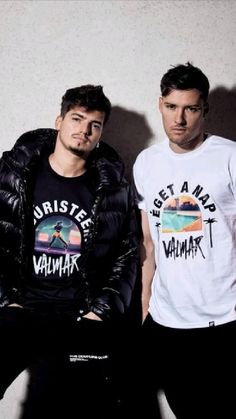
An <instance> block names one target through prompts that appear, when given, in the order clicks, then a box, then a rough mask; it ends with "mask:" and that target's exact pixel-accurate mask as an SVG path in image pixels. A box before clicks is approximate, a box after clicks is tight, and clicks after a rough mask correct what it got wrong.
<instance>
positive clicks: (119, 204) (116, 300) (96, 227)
mask: <svg viewBox="0 0 236 419" xmlns="http://www.w3.org/2000/svg"><path fill="white" fill-rule="evenodd" d="M56 136H57V131H55V130H52V129H38V130H35V131H31V132H28V133H25V134H23V135H22V136H21V137H20V138H19V140H18V141H17V142H16V144H15V146H14V147H13V149H12V150H11V151H8V152H4V153H3V155H2V158H1V160H0V261H1V263H0V307H3V306H5V305H8V304H10V303H13V302H20V301H21V297H22V295H23V293H24V285H25V283H26V280H27V277H28V276H29V275H30V274H31V258H32V256H31V254H32V246H33V240H34V238H33V237H32V232H33V226H32V222H33V217H32V206H33V205H32V196H33V184H34V179H35V173H36V171H37V163H38V162H39V159H40V157H41V156H43V155H49V154H50V153H51V152H52V151H53V150H54V146H55V141H56ZM90 167H91V170H92V173H94V181H95V182H96V186H97V187H96V198H95V203H94V207H93V209H92V223H91V226H90V232H89V235H88V240H87V242H86V248H85V251H84V252H83V255H82V257H81V258H80V274H79V275H81V276H82V284H83V295H84V301H83V309H84V310H85V311H86V310H87V311H93V312H94V313H96V314H97V315H99V316H100V317H102V318H103V319H109V318H111V317H117V316H118V315H119V314H122V313H124V312H125V310H126V309H127V308H128V306H129V304H130V301H131V295H132V290H133V288H134V284H135V280H136V276H137V265H138V257H137V225H136V216H135V208H134V203H133V198H132V191H131V189H130V187H129V185H128V183H127V182H126V180H125V179H124V176H123V171H124V170H123V163H122V162H121V160H120V159H119V157H118V155H117V154H116V152H115V151H114V150H113V149H112V148H111V147H109V146H108V145H107V144H105V143H101V144H100V147H99V149H96V150H94V151H93V152H92V154H91V159H90ZM81 276H80V283H81Z"/></svg>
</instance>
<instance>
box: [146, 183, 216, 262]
mask: <svg viewBox="0 0 236 419" xmlns="http://www.w3.org/2000/svg"><path fill="white" fill-rule="evenodd" d="M176 192H177V193H176ZM156 208H158V209H156ZM201 208H204V211H206V210H208V211H209V217H207V218H205V217H204V216H203V215H202V210H201ZM215 210H216V207H215V204H214V203H213V202H212V201H211V199H210V194H208V193H207V192H205V191H204V188H203V187H202V186H201V185H199V184H197V185H196V184H194V185H193V187H191V185H189V183H188V182H187V181H184V182H183V184H182V185H181V187H180V188H179V189H178V190H175V185H174V184H171V185H168V186H167V187H166V188H164V189H162V190H160V192H159V193H158V195H157V197H155V199H154V200H153V209H151V210H150V214H151V215H152V216H153V217H154V218H155V220H156V221H155V226H156V228H157V229H158V230H159V234H160V236H161V237H160V238H161V240H162V245H163V249H164V254H165V256H166V258H174V259H176V258H182V257H183V258H185V259H187V258H188V257H191V258H194V257H196V256H197V255H199V254H200V255H201V256H202V258H204V259H205V255H204V251H203V248H202V247H201V241H202V239H203V237H204V225H207V226H208V237H209V243H208V245H209V247H210V248H212V247H213V243H214V241H213V224H214V223H216V222H217V220H216V219H215V218H214V216H212V213H214V212H215ZM205 213H206V212H205ZM205 231H206V230H205Z"/></svg>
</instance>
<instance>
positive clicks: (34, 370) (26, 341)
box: [0, 307, 115, 419]
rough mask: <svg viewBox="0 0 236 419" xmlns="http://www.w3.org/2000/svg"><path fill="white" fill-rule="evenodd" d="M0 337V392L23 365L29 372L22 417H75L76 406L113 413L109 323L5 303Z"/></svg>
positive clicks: (91, 412)
mask: <svg viewBox="0 0 236 419" xmlns="http://www.w3.org/2000/svg"><path fill="white" fill-rule="evenodd" d="M0 339H1V345H0V396H1V397H2V396H3V395H4V392H5V390H6V389H7V387H8V386H9V385H10V384H11V382H12V381H13V380H14V379H15V378H16V377H17V375H19V373H20V372H21V371H23V370H24V369H25V368H29V371H30V373H31V377H30V384H29V397H28V399H27V402H26V405H25V409H24V414H23V416H22V418H24V419H26V418H27V419H28V418H29V419H32V418H34V419H36V418H40V417H45V415H46V417H47V418H52V417H57V418H59V417H60V418H65V417H66V418H68V419H70V418H74V417H75V418H76V417H78V407H79V408H80V410H81V409H83V408H85V409H86V411H87V417H94V415H98V416H97V417H107V418H108V417H111V415H113V413H114V412H113V411H112V409H113V408H114V406H115V400H114V397H115V396H114V393H113V388H112V386H113V383H111V382H110V381H111V377H112V369H113V365H112V362H113V358H112V355H111V354H112V352H113V347H112V345H113V344H114V336H113V330H112V329H111V327H110V325H108V324H106V323H105V322H100V321H94V320H88V319H82V320H80V321H77V320H76V318H75V317H73V316H67V315H63V314H59V313H55V312H51V313H39V312H36V311H32V310H28V309H21V308H18V307H6V308H1V309H0ZM74 404H75V405H76V409H75V405H74ZM46 405H47V407H46ZM76 412H77V413H76ZM114 415H115V413H114Z"/></svg>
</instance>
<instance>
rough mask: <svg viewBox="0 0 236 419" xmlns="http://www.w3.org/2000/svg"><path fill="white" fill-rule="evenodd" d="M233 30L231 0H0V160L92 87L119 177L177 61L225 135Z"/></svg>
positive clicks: (234, 108)
mask: <svg viewBox="0 0 236 419" xmlns="http://www.w3.org/2000/svg"><path fill="white" fill-rule="evenodd" d="M235 28H236V0H155V1H149V0H140V1H136V0H121V1H120V0H105V1H100V0H94V1H93V0H86V1H80V0H78V1H76V0H75V1H71V0H66V1H63V0H58V1H55V0H32V1H29V0H18V1H17V0H15V1H8V0H5V1H4V0H0V106H1V117H0V138H1V141H0V154H1V152H2V151H4V150H6V149H9V148H11V146H12V145H13V144H14V142H15V140H16V139H17V137H18V136H19V135H20V134H21V133H23V132H24V131H28V130H31V129H35V128H41V127H53V126H54V120H55V117H56V115H57V114H58V113H59V107H60V102H61V97H62V95H63V93H64V92H65V90H66V89H67V88H70V87H75V86H78V85H81V84H86V83H92V84H102V85H103V86H104V91H105V93H106V94H107V96H108V97H109V98H110V100H111V102H112V104H113V106H114V111H113V115H112V118H111V121H110V122H109V123H108V126H107V129H106V131H105V133H104V137H105V139H106V141H108V142H111V144H113V146H115V147H116V149H117V150H118V151H120V153H121V154H122V156H123V157H124V158H125V162H126V165H127V173H128V174H129V172H130V169H131V166H132V164H133V161H134V159H135V157H136V155H137V153H138V152H139V151H140V150H141V149H142V148H144V147H147V146H148V145H149V144H151V143H152V142H153V141H160V139H161V138H162V136H163V130H162V127H161V121H160V116H159V114H158V110H157V97H158V95H159V82H160V78H161V77H162V75H163V73H164V72H166V70H167V69H168V68H170V66H171V65H175V64H178V63H185V62H187V61H191V62H192V63H193V64H194V65H196V66H199V67H200V68H201V69H202V70H203V71H204V72H205V73H206V75H207V76H208V77H209V80H210V83H211V86H212V89H213V91H212V95H211V98H210V104H211V108H212V111H211V113H210V115H209V118H208V121H207V127H208V128H209V129H210V130H211V131H215V132H218V133H219V134H221V135H224V136H228V137H230V138H232V139H235V138H236V118H235V113H236V80H235V68H236V36H235V35H236V29H235ZM0 416H1V418H2V417H4V416H3V415H1V411H0ZM6 419H12V418H11V417H10V416H7V417H6ZM14 419H15V418H14Z"/></svg>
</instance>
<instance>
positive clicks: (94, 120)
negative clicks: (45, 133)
mask: <svg viewBox="0 0 236 419" xmlns="http://www.w3.org/2000/svg"><path fill="white" fill-rule="evenodd" d="M73 115H76V116H79V117H80V118H81V119H86V117H85V116H84V115H82V114H81V113H79V112H73V113H72V114H71V116H73ZM90 122H92V123H93V122H95V123H96V124H99V125H101V126H102V122H101V121H98V120H97V119H93V120H92V121H90Z"/></svg>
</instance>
